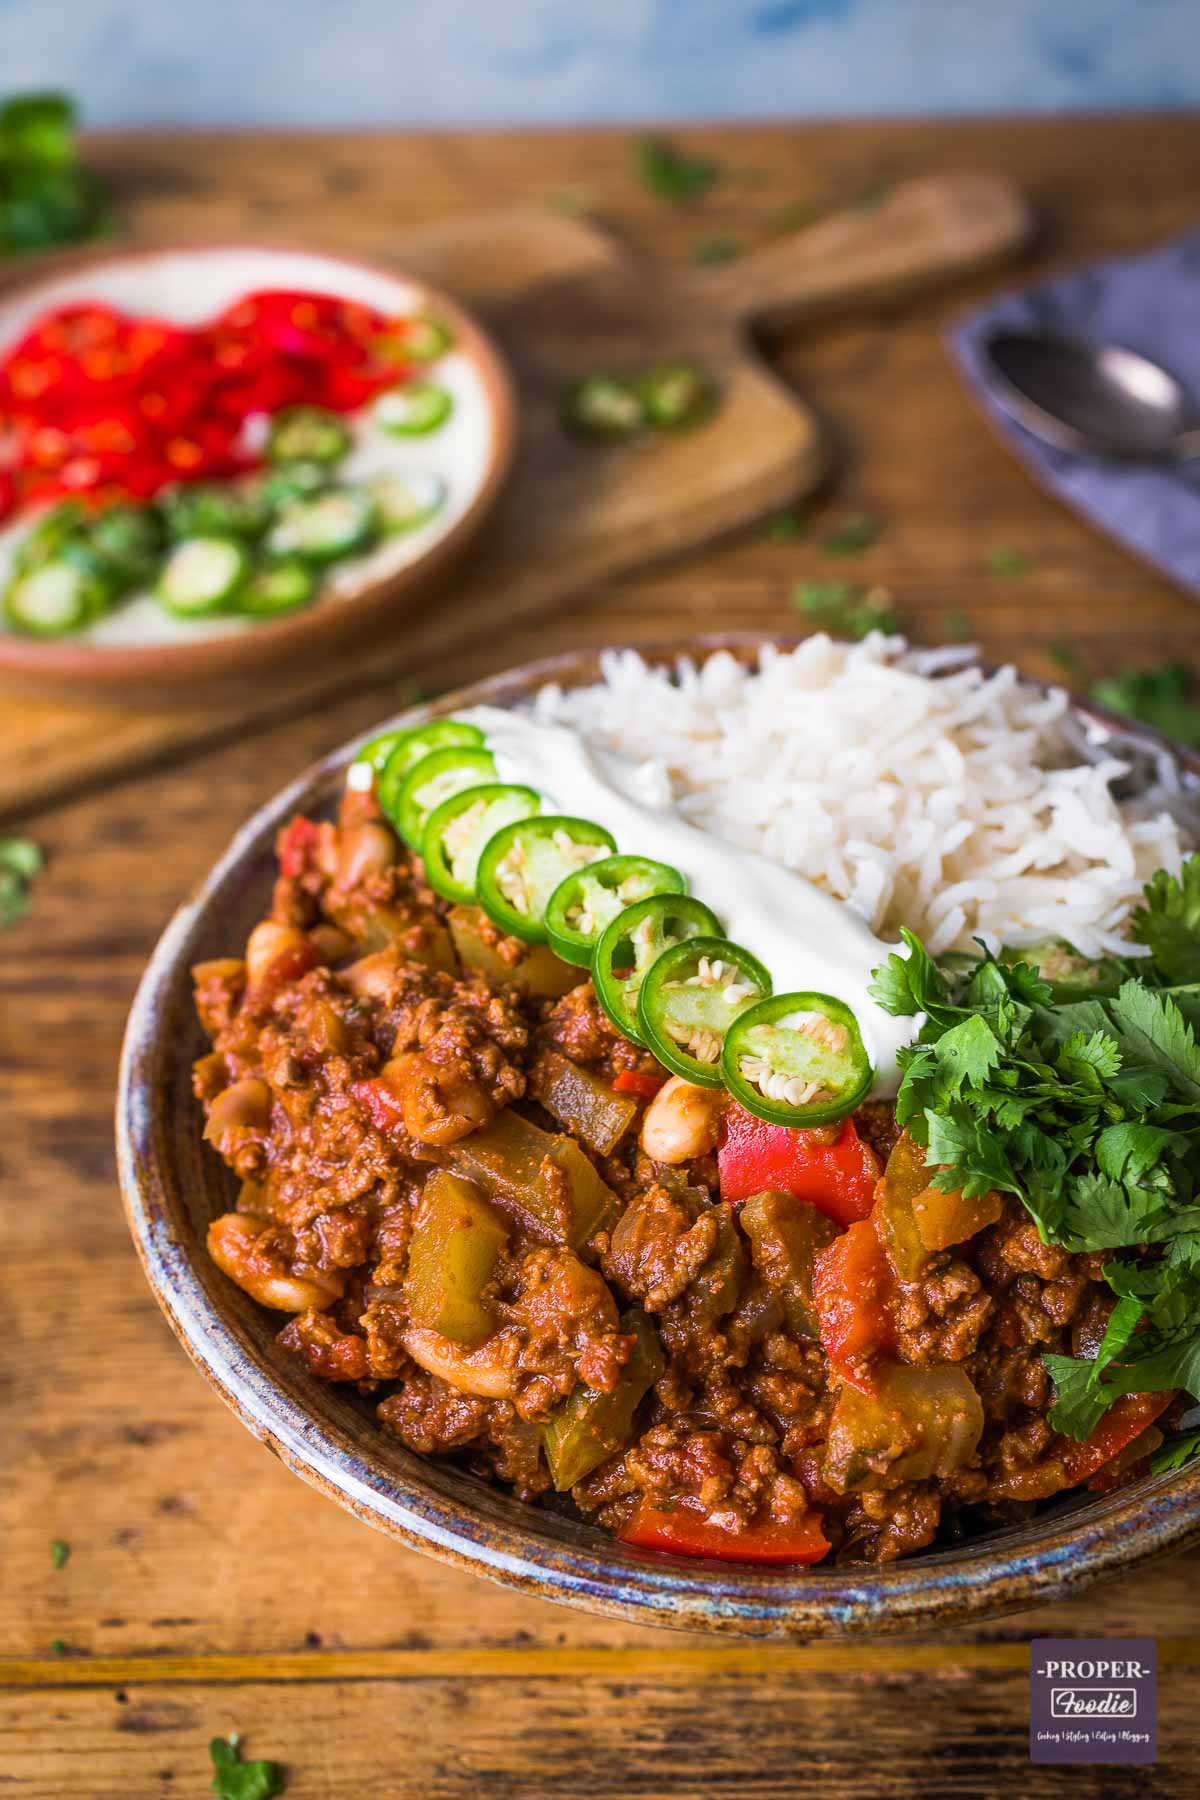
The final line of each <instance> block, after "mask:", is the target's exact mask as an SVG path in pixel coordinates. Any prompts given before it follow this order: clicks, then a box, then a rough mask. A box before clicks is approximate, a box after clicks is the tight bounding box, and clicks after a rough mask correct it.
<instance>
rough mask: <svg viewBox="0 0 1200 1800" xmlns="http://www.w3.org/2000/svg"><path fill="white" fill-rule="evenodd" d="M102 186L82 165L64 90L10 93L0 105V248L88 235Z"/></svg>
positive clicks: (96, 220)
mask: <svg viewBox="0 0 1200 1800" xmlns="http://www.w3.org/2000/svg"><path fill="white" fill-rule="evenodd" d="M101 213H102V203H101V197H100V191H99V188H98V186H97V184H96V182H95V181H94V180H93V178H92V176H91V175H90V174H89V172H88V170H87V169H86V168H84V166H83V164H82V162H81V160H80V157H79V149H78V144H77V142H76V137H75V107H74V104H73V102H72V101H71V100H70V98H69V97H68V96H67V95H66V94H56V93H35V94H14V95H13V96H11V97H10V98H9V99H8V100H6V101H5V102H4V103H3V105H0V252H4V251H22V250H44V249H48V248H50V247H51V246H53V245H55V244H69V243H74V242H76V241H77V240H78V239H80V238H86V237H91V236H92V235H93V234H94V233H95V232H96V230H97V229H98V228H99V226H100V224H101V222H102V219H101Z"/></svg>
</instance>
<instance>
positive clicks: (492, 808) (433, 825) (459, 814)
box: [421, 781, 542, 906]
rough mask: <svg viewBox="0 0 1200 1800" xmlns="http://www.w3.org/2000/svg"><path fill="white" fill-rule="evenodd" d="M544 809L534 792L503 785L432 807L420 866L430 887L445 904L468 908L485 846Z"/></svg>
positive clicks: (467, 790)
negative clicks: (502, 831) (506, 827)
mask: <svg viewBox="0 0 1200 1800" xmlns="http://www.w3.org/2000/svg"><path fill="white" fill-rule="evenodd" d="M541 804H542V802H541V799H540V797H539V795H538V794H536V793H535V792H534V790H533V788H528V787H517V786H511V785H509V784H508V783H506V782H503V781H492V782H487V783H485V784H484V786H482V787H472V788H463V789H462V790H461V792H459V793H457V794H451V795H450V797H449V799H448V800H443V801H442V803H441V805H440V806H435V807H434V809H433V811H432V812H431V813H430V815H429V817H428V819H426V821H425V829H424V831H423V832H422V833H421V861H422V862H423V863H424V864H425V875H426V878H427V880H428V882H429V885H430V887H431V888H432V889H433V890H434V892H435V893H438V894H441V896H442V898H443V899H444V900H456V901H458V902H459V904H460V905H467V906H469V905H470V904H471V902H472V901H473V900H474V899H475V891H476V877H477V873H478V869H479V858H480V856H481V854H482V852H483V848H484V845H485V844H486V843H487V842H488V840H489V838H492V837H494V836H495V835H496V833H497V832H498V831H499V830H500V828H501V826H504V825H512V824H515V823H516V821H517V820H518V819H529V818H532V817H533V815H534V813H536V812H537V811H538V810H539V808H540V807H541Z"/></svg>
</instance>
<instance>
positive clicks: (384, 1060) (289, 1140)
mask: <svg viewBox="0 0 1200 1800" xmlns="http://www.w3.org/2000/svg"><path fill="white" fill-rule="evenodd" d="M278 851H279V859H280V875H279V879H278V881H277V883H276V885H275V889H274V896H273V904H272V911H271V915H270V917H269V918H267V919H264V920H263V921H262V922H261V923H260V924H259V925H258V926H256V927H255V929H254V931H253V932H252V933H251V935H250V939H249V941H248V943H247V945H246V950H245V955H244V957H242V958H233V957H229V958H223V959H221V960H218V961H213V962H208V963H205V964H203V965H201V966H200V967H198V968H197V969H196V971H195V982H196V1005H197V1009H198V1011H199V1015H200V1019H201V1022H202V1024H203V1026H204V1028H205V1030H206V1032H207V1033H208V1035H209V1037H210V1038H211V1040H212V1049H211V1051H210V1052H209V1053H208V1054H207V1055H205V1056H204V1057H202V1058H201V1059H200V1060H199V1062H197V1064H196V1066H195V1091H196V1095H197V1098H198V1100H199V1102H200V1104H201V1105H202V1106H203V1108H204V1112H205V1115H206V1126H205V1135H206V1137H207V1139H208V1141H209V1142H210V1144H211V1145H212V1146H213V1147H214V1149H215V1150H216V1151H217V1152H218V1153H219V1154H220V1155H221V1156H222V1157H223V1158H224V1160H225V1161H226V1163H227V1164H228V1165H229V1167H230V1169H231V1170H232V1171H233V1174H234V1176H235V1177H236V1178H237V1180H238V1182H239V1184H240V1186H239V1190H238V1195H237V1200H236V1206H235V1208H234V1210H232V1211H231V1212H229V1213H227V1214H225V1215H224V1216H223V1217H221V1218H219V1219H216V1220H214V1222H213V1224H212V1227H211V1231H210V1237H209V1244H210V1250H211V1253H212V1255H213V1257H214V1259H215V1260H216V1261H217V1263H218V1264H219V1265H220V1267H221V1268H222V1269H223V1270H224V1271H225V1273H226V1274H227V1275H229V1276H230V1277H231V1278H232V1279H233V1280H234V1281H236V1282H237V1283H239V1284H240V1285H241V1286H242V1287H243V1288H244V1289H245V1290H246V1291H247V1293H249V1294H250V1295H252V1296H253V1297H254V1298H255V1299H256V1300H258V1301H259V1302H261V1303H262V1304H263V1305H264V1306H266V1307H270V1308H273V1309H275V1310H276V1311H278V1312H279V1313H281V1314H286V1315H289V1316H288V1318H287V1322H286V1323H285V1324H284V1325H283V1327H282V1330H281V1331H280V1334H279V1341H280V1343H281V1345H282V1346H283V1347H284V1349H285V1350H286V1351H287V1352H288V1353H289V1354H290V1355H293V1356H295V1357H296V1358H297V1359H298V1360H299V1361H300V1362H301V1363H302V1364H303V1366H304V1368H305V1369H306V1370H307V1371H308V1372H309V1373H310V1374H311V1375H312V1376H314V1377H316V1378H317V1379H318V1380H322V1381H334V1382H340V1383H343V1384H349V1385H353V1386H354V1387H355V1388H356V1389H357V1390H358V1391H359V1392H360V1393H361V1394H362V1395H363V1396H364V1397H365V1399H366V1401H367V1403H369V1404H370V1405H372V1406H373V1407H374V1408H375V1411H376V1413H377V1416H378V1419H379V1422H380V1425H381V1426H382V1427H383V1428H385V1429H386V1430H388V1431H391V1432H394V1433H395V1434H396V1436H397V1437H399V1438H400V1439H401V1441H402V1442H403V1443H404V1444H405V1445H407V1446H408V1447H409V1449H411V1450H413V1451H415V1452H417V1453H419V1454H421V1455H423V1456H454V1457H457V1458H459V1459H460V1460H462V1461H463V1462H465V1463H466V1464H467V1465H468V1466H470V1467H472V1468H474V1469H476V1470H479V1471H482V1472H484V1473H486V1474H488V1475H489V1476H491V1477H492V1478H493V1479H495V1480H497V1481H499V1482H503V1483H505V1484H507V1485H509V1486H510V1487H511V1488H512V1489H513V1490H514V1491H515V1493H516V1494H517V1495H518V1496H519V1497H520V1498H521V1499H523V1500H525V1501H528V1502H530V1503H532V1504H538V1503H539V1501H540V1500H541V1499H542V1497H544V1496H545V1495H546V1494H547V1493H548V1492H549V1491H550V1490H551V1489H557V1490H558V1494H559V1498H558V1499H557V1500H556V1501H555V1504H556V1505H557V1506H560V1507H561V1506H563V1505H573V1506H574V1507H576V1508H577V1509H578V1511H579V1512H580V1513H581V1514H582V1515H583V1516H584V1517H585V1518H586V1519H589V1520H591V1521H593V1522H595V1523H597V1524H599V1525H600V1526H601V1527H604V1528H606V1529H608V1530H609V1531H612V1532H614V1533H616V1534H618V1535H620V1536H624V1537H626V1538H628V1539H629V1540H630V1541H632V1542H634V1543H644V1544H652V1545H654V1546H655V1547H658V1548H663V1549H667V1550H676V1551H679V1552H681V1553H685V1554H687V1553H700V1554H707V1555H730V1556H734V1557H739V1558H742V1559H744V1560H756V1559H758V1560H768V1561H777V1562H788V1561H793V1562H805V1561H814V1560H817V1559H818V1558H819V1557H821V1556H823V1555H832V1556H834V1557H836V1558H837V1559H839V1560H841V1561H846V1562H852V1561H863V1560H866V1561H872V1562H885V1561H890V1560H892V1559H894V1558H896V1557H900V1556H905V1555H908V1554H910V1553H911V1552H913V1551H917V1550H920V1549H923V1548H925V1547H926V1546H928V1545H930V1544H931V1543H933V1542H934V1541H935V1539H937V1538H938V1536H939V1534H943V1535H944V1534H947V1533H950V1534H960V1533H961V1532H962V1531H963V1530H965V1529H970V1528H973V1526H974V1525H977V1524H978V1523H980V1522H983V1523H987V1522H990V1521H992V1520H994V1519H995V1518H996V1517H997V1516H1000V1517H1002V1516H1004V1515H1005V1512H1006V1509H1007V1510H1008V1511H1010V1512H1011V1511H1012V1510H1013V1509H1019V1508H1027V1507H1028V1505H1029V1503H1030V1502H1032V1501H1039V1500H1044V1499H1046V1498H1048V1497H1049V1496H1051V1495H1053V1494H1055V1493H1058V1492H1060V1491H1061V1490H1062V1489H1063V1488H1065V1487H1068V1486H1071V1485H1073V1484H1074V1483H1076V1482H1078V1481H1080V1480H1081V1479H1087V1478H1094V1479H1096V1480H1097V1481H1098V1482H1101V1483H1105V1482H1107V1483H1109V1484H1111V1483H1112V1481H1114V1480H1116V1479H1121V1478H1122V1477H1123V1475H1125V1474H1127V1473H1128V1472H1130V1471H1132V1470H1136V1469H1137V1468H1138V1467H1139V1466H1140V1464H1139V1457H1140V1456H1142V1455H1143V1454H1144V1452H1145V1450H1146V1448H1147V1444H1148V1434H1147V1432H1146V1431H1145V1430H1144V1429H1142V1427H1141V1426H1140V1425H1138V1422H1137V1421H1136V1419H1135V1420H1134V1421H1133V1423H1132V1424H1131V1426H1130V1429H1129V1430H1128V1431H1126V1432H1125V1433H1124V1434H1123V1435H1122V1434H1118V1435H1119V1436H1122V1441H1121V1442H1120V1443H1119V1444H1117V1445H1115V1446H1114V1447H1113V1449H1112V1451H1111V1453H1109V1454H1105V1455H1102V1456H1100V1457H1099V1459H1098V1460H1097V1456H1096V1455H1094V1454H1088V1451H1089V1447H1088V1446H1087V1445H1084V1446H1080V1445H1078V1444H1074V1443H1072V1442H1070V1441H1069V1440H1066V1439H1064V1438H1062V1437H1060V1436H1059V1435H1058V1434H1057V1433H1056V1432H1055V1431H1054V1430H1053V1429H1052V1428H1051V1426H1050V1424H1049V1422H1048V1418H1047V1413H1048V1409H1049V1406H1050V1404H1051V1401H1052V1399H1053V1391H1052V1388H1051V1384H1050V1381H1049V1378H1048V1376H1047V1374H1046V1369H1045V1366H1044V1363H1043V1361H1042V1358H1043V1356H1044V1355H1045V1353H1046V1352H1048V1351H1051V1352H1061V1353H1066V1354H1074V1355H1088V1354H1094V1352H1095V1348H1096V1346H1097V1344H1098V1343H1099V1341H1100V1338H1101V1337H1102V1335H1103V1332H1104V1327H1105V1323H1106V1321H1107V1317H1108V1313H1109V1311H1110V1308H1111V1304H1112V1296H1111V1294H1110V1293H1109V1291H1108V1289H1107V1288H1106V1287H1105V1286H1104V1283H1103V1280H1102V1275H1101V1268H1100V1261H1099V1259H1097V1258H1095V1257H1088V1256H1071V1255H1068V1254H1067V1252H1066V1251H1064V1250H1062V1249H1060V1248H1057V1247H1054V1246H1048V1245H1046V1244H1044V1243H1043V1242H1042V1241H1041V1239H1040V1238H1039V1236H1038V1233H1037V1229H1036V1227H1035V1226H1034V1224H1033V1223H1032V1221H1031V1220H1030V1218H1029V1217H1028V1215H1027V1214H1026V1213H1025V1212H1024V1210H1023V1209H1022V1208H1021V1206H1020V1205H1019V1204H1018V1203H1017V1202H1016V1201H1015V1200H1012V1199H1006V1200H1004V1201H1003V1202H1002V1201H1001V1200H1000V1199H999V1198H998V1197H989V1201H988V1202H986V1203H984V1204H982V1205H980V1204H979V1203H974V1204H973V1206H968V1207H966V1208H965V1209H964V1208H963V1207H962V1206H961V1205H960V1206H959V1208H958V1211H957V1212H956V1211H955V1210H954V1205H953V1203H955V1202H960V1201H961V1197H959V1196H944V1195H938V1194H936V1193H933V1192H932V1191H931V1190H929V1191H926V1192H924V1193H922V1192H919V1191H918V1192H917V1194H916V1199H917V1201H918V1202H919V1204H916V1205H914V1204H913V1200H914V1187H915V1188H916V1189H917V1190H920V1188H921V1180H920V1170H921V1163H920V1152H919V1151H916V1150H915V1147H914V1146H913V1145H912V1144H911V1142H910V1141H909V1140H907V1139H906V1138H904V1137H902V1135H901V1134H900V1132H899V1131H898V1129H897V1126H896V1121H895V1116H894V1112H893V1109H892V1108H891V1107H890V1106H886V1105H881V1104H880V1103H878V1102H872V1103H870V1104H868V1105H866V1106H864V1107H863V1108H862V1109H861V1110H860V1112H859V1113H858V1114H857V1115H856V1116H855V1118H854V1120H852V1121H851V1122H850V1123H849V1124H847V1125H845V1126H838V1127H836V1128H832V1129H830V1128H827V1129H825V1130H824V1131H820V1132H815V1131H814V1132H812V1133H805V1132H796V1133H795V1134H794V1136H795V1139H796V1158H797V1166H800V1165H801V1164H803V1162H804V1157H805V1154H806V1146H807V1145H808V1144H809V1143H811V1145H812V1146H813V1150H812V1154H813V1155H814V1156H815V1155H816V1154H817V1148H818V1146H819V1147H820V1154H821V1155H822V1156H824V1157H825V1158H826V1159H828V1157H829V1154H830V1148H829V1147H830V1144H831V1142H832V1141H833V1140H834V1139H836V1138H837V1135H838V1132H845V1133H850V1134H854V1135H853V1139H851V1138H848V1139H847V1140H846V1141H847V1142H853V1141H854V1139H857V1140H858V1142H859V1143H860V1144H861V1146H862V1148H861V1149H856V1150H855V1156H854V1158H853V1159H851V1162H852V1164H853V1167H855V1168H857V1169H860V1170H861V1171H862V1174H861V1177H860V1178H859V1179H858V1181H857V1185H855V1184H854V1183H853V1182H851V1183H849V1185H848V1184H847V1181H846V1180H842V1181H841V1182H840V1183H839V1185H838V1187H837V1191H836V1193H831V1195H830V1196H829V1204H828V1205H823V1204H822V1201H821V1199H820V1198H818V1199H817V1200H816V1201H814V1199H813V1198H812V1195H811V1192H810V1193H809V1194H808V1196H807V1197H804V1198H801V1197H799V1195H798V1194H797V1193H792V1192H790V1191H789V1192H785V1191H781V1190H771V1191H770V1192H768V1193H766V1194H758V1195H754V1196H753V1197H752V1198H751V1199H748V1200H745V1201H744V1203H739V1204H738V1205H736V1206H734V1205H730V1204H728V1203H727V1202H726V1201H724V1200H723V1199H722V1198H721V1186H720V1182H721V1172H722V1167H723V1163H722V1161H721V1159H722V1158H723V1157H724V1154H725V1153H724V1151H722V1153H721V1158H719V1157H718V1155H717V1154H715V1153H714V1150H713V1145H714V1143H723V1142H724V1138H725V1118H724V1114H723V1112H722V1108H723V1107H726V1106H727V1105H728V1102H726V1100H725V1098H724V1096H723V1095H722V1094H721V1093H720V1092H719V1090H718V1091H712V1090H707V1089H705V1090H695V1089H691V1090H689V1092H688V1098H689V1101H690V1106H689V1107H688V1108H685V1109H682V1110H681V1109H680V1106H679V1091H678V1090H679V1084H678V1082H675V1083H671V1084H668V1085H667V1086H665V1087H661V1082H662V1079H663V1077H662V1071H661V1070H659V1069H658V1067H657V1065H656V1064H655V1063H654V1061H653V1059H652V1058H651V1057H649V1056H648V1055H647V1053H646V1052H645V1051H644V1050H642V1049H641V1048H639V1047H638V1046H637V1045H635V1044H632V1043H630V1042H628V1041H627V1040H626V1039H625V1038H623V1037H622V1036H621V1035H620V1034H619V1033H618V1032H617V1031H616V1030H615V1029H614V1027H613V1026H612V1025H611V1024H610V1022H609V1020H608V1018H607V1016H606V1014H605V1013H604V1011H603V1010H602V1009H601V1007H600V1006H599V1005H598V1004H597V1001H596V997H595V994H594V992H593V990H592V987H591V983H590V981H589V980H588V979H587V978H586V976H585V974H584V972H583V971H582V970H579V969H570V968H568V967H567V966H566V965H565V964H562V963H559V962H558V961H557V959H556V958H554V957H552V956H550V955H549V953H548V952H546V951H545V950H541V951H531V949H530V947H529V946H527V945H525V944H523V943H521V942H519V941H518V940H516V939H512V938H506V937H504V936H503V934H501V933H499V932H497V930H496V928H495V927H494V926H493V925H491V924H490V923H489V922H488V921H487V920H486V919H485V918H483V916H482V915H480V914H478V913H477V912H475V911H474V910H473V909H470V908H463V907H453V908H452V907H449V906H447V905H446V904H445V903H443V902H442V901H441V900H439V899H437V898H436V897H435V895H434V894H433V893H432V891H431V890H430V889H429V888H428V887H427V886H426V885H425V882H424V878H423V872H422V870H421V868H420V865H419V864H417V863H414V862H413V861H412V860H411V859H409V858H408V857H407V856H406V855H405V854H404V853H403V852H402V849H401V846H400V844H399V843H398V841H397V840H396V838H395V837H394V835H393V833H392V831H391V829H390V827H389V826H388V825H387V824H386V823H385V822H384V821H383V820H382V819H381V818H380V817H379V815H378V812H377V809H376V807H375V804H374V802H373V800H372V798H371V796H370V795H369V794H363V793H349V794H348V795H347V797H346V801H345V803H344V806H343V812H342V817H341V819H340V820H339V822H338V823H337V824H336V825H333V824H316V823H313V822H311V821H309V820H304V819H297V820H295V821H293V823H292V824H291V825H289V826H288V827H287V828H286V829H285V830H284V831H283V832H282V833H281V835H280V840H279V845H278ZM660 1087H661V1091H659V1090H660ZM648 1121H649V1123H650V1125H651V1126H653V1127H654V1128H653V1129H649V1130H648V1129H647V1124H648ZM743 1123H744V1122H743ZM650 1148H653V1149H654V1150H655V1152H656V1154H657V1156H658V1158H659V1160H656V1159H655V1156H653V1155H651V1154H649V1153H648V1152H649V1149H650ZM664 1154H665V1155H667V1156H669V1158H670V1160H662V1157H663V1155H664ZM914 1156H915V1158H916V1164H915V1166H916V1168H917V1170H918V1179H917V1180H916V1182H915V1183H914V1182H913V1181H912V1180H911V1179H909V1180H908V1181H907V1183H906V1182H905V1180H903V1179H902V1178H901V1176H902V1174H903V1170H902V1169H901V1164H902V1163H904V1164H905V1165H906V1168H907V1171H908V1174H909V1176H910V1177H911V1173H912V1169H913V1167H914ZM719 1164H720V1165H721V1166H719ZM847 1166H850V1164H849V1163H848V1164H847ZM809 1185H810V1186H811V1183H810V1184H809ZM1135 1425H1137V1429H1135V1428H1134V1426H1135ZM1118 1451H1119V1455H1118ZM1102 1465H1103V1466H1102ZM647 1521H650V1526H648V1525H647ZM651 1527H652V1529H651Z"/></svg>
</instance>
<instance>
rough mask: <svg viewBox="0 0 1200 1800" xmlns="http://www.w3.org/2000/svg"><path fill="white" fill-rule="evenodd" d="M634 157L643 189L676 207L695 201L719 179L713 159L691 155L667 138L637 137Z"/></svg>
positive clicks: (718, 171) (716, 165)
mask: <svg viewBox="0 0 1200 1800" xmlns="http://www.w3.org/2000/svg"><path fill="white" fill-rule="evenodd" d="M633 156H634V167H635V169H636V170H637V175H638V179H639V180H640V182H641V183H642V186H643V187H646V188H649V190H650V192H651V193H652V194H657V195H658V197H659V199H660V200H671V201H674V202H675V203H676V204H677V205H678V204H680V203H682V202H685V201H688V200H698V199H699V198H700V196H701V194H706V193H707V192H708V190H709V188H711V187H712V185H713V183H714V182H716V181H717V180H718V179H719V178H720V173H721V170H720V165H719V164H718V163H716V162H714V161H713V159H712V157H710V156H692V155H690V154H689V153H688V152H687V151H686V150H681V149H680V148H679V146H678V145H677V144H673V143H672V142H671V141H670V139H669V138H661V137H645V138H639V139H638V141H637V142H636V144H635V145H634V147H633Z"/></svg>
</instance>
